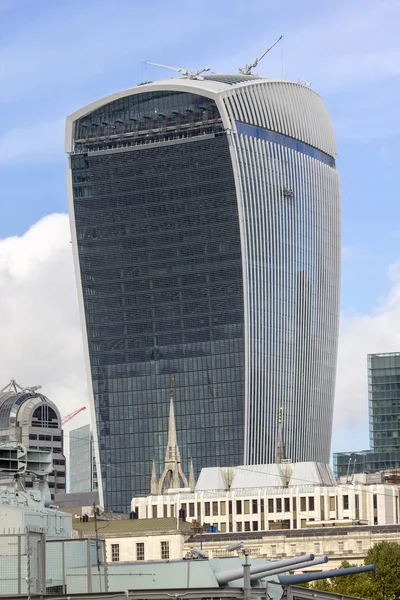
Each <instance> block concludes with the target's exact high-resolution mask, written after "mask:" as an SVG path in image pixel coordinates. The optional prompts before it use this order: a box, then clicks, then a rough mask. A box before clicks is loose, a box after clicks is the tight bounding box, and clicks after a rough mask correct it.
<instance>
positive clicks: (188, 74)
mask: <svg viewBox="0 0 400 600" xmlns="http://www.w3.org/2000/svg"><path fill="white" fill-rule="evenodd" d="M143 62H144V64H146V65H152V66H153V67H161V68H162V69H169V70H170V71H176V73H182V75H183V77H187V78H188V79H203V77H201V74H202V73H205V72H206V71H209V70H210V68H211V67H204V69H197V71H189V70H188V69H183V68H182V67H170V66H169V65H161V64H159V63H154V62H150V61H149V60H144V61H143Z"/></svg>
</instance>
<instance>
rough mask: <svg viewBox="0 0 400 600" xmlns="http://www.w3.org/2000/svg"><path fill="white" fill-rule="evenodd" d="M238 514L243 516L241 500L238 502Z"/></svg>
mask: <svg viewBox="0 0 400 600" xmlns="http://www.w3.org/2000/svg"><path fill="white" fill-rule="evenodd" d="M236 514H237V515H241V514H242V501H241V500H236Z"/></svg>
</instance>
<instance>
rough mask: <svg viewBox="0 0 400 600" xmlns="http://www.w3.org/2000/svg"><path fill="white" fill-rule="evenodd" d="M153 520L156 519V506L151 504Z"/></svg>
mask: <svg viewBox="0 0 400 600" xmlns="http://www.w3.org/2000/svg"><path fill="white" fill-rule="evenodd" d="M152 514H153V519H157V505H156V504H153V513H152Z"/></svg>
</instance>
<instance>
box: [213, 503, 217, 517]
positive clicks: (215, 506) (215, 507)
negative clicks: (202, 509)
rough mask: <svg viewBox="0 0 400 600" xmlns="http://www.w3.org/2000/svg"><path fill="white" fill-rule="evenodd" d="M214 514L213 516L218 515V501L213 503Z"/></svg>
mask: <svg viewBox="0 0 400 600" xmlns="http://www.w3.org/2000/svg"><path fill="white" fill-rule="evenodd" d="M212 514H213V517H218V502H213V503H212Z"/></svg>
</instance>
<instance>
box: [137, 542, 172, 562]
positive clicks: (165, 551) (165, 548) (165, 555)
mask: <svg viewBox="0 0 400 600" xmlns="http://www.w3.org/2000/svg"><path fill="white" fill-rule="evenodd" d="M143 553H144V550H143ZM161 560H169V542H161Z"/></svg>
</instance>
